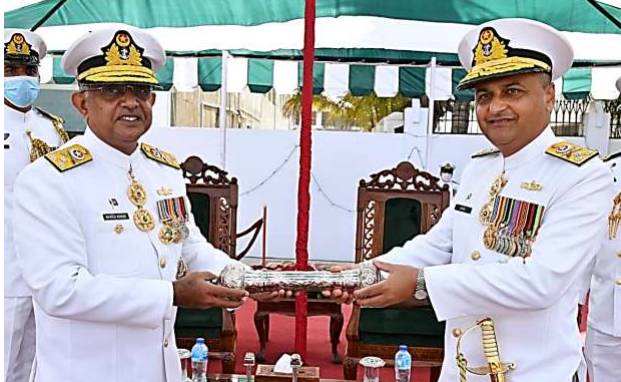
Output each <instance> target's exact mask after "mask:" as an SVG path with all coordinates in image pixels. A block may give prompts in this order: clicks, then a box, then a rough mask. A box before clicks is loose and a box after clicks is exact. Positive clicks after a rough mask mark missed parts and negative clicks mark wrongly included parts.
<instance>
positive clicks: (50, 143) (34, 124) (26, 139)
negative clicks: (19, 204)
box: [4, 29, 68, 382]
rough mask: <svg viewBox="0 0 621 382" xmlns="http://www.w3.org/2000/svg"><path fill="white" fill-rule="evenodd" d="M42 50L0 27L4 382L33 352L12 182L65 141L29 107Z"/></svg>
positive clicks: (31, 39) (19, 373) (53, 122)
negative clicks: (0, 46) (0, 49)
mask: <svg viewBox="0 0 621 382" xmlns="http://www.w3.org/2000/svg"><path fill="white" fill-rule="evenodd" d="M45 54H46V47H45V43H44V42H43V40H42V39H41V37H40V36H38V35H37V34H35V33H32V32H30V31H27V30H20V29H5V30H4V376H5V380H6V381H10V382H22V381H27V380H28V375H29V374H30V368H31V365H32V360H33V357H34V353H35V319H34V312H33V308H32V297H31V292H30V288H29V287H28V285H27V284H26V282H25V281H24V279H23V278H22V271H21V269H20V267H19V265H18V261H17V257H16V254H15V247H14V243H13V197H14V196H13V185H14V183H15V179H16V178H17V175H18V174H19V173H20V172H21V171H22V170H23V169H24V167H26V165H28V164H29V163H30V162H31V161H34V160H36V159H37V158H39V157H40V156H41V155H44V154H46V153H48V152H50V151H52V150H53V149H55V148H56V147H58V146H59V145H60V144H61V143H64V142H66V141H67V140H68V137H67V134H66V133H65V131H64V130H63V126H62V119H61V118H59V117H56V116H54V115H52V114H50V113H48V112H46V111H44V110H41V109H38V108H33V106H32V105H33V103H34V102H35V101H36V99H37V97H38V96H39V86H40V85H39V62H40V61H41V60H42V59H43V57H45Z"/></svg>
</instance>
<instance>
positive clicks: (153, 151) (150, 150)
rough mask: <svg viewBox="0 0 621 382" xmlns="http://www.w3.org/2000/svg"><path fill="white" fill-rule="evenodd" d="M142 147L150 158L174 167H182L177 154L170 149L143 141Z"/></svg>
mask: <svg viewBox="0 0 621 382" xmlns="http://www.w3.org/2000/svg"><path fill="white" fill-rule="evenodd" d="M140 149H141V150H142V152H143V153H144V155H146V156H147V158H149V159H153V160H154V161H156V162H160V163H162V164H165V165H167V166H170V167H172V168H176V169H179V168H181V167H179V163H177V159H176V158H175V156H174V155H172V154H171V153H169V152H168V151H164V150H160V149H158V148H157V147H155V146H151V145H149V144H147V143H141V144H140Z"/></svg>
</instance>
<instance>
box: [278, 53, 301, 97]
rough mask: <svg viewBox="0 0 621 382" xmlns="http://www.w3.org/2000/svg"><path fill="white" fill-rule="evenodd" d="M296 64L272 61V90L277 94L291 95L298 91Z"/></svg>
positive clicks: (293, 62)
mask: <svg viewBox="0 0 621 382" xmlns="http://www.w3.org/2000/svg"><path fill="white" fill-rule="evenodd" d="M297 75H298V63H297V62H296V61H274V89H275V90H276V93H277V94H283V95H291V94H294V93H295V92H296V90H297V89H298V79H297Z"/></svg>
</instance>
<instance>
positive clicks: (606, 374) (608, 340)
mask: <svg viewBox="0 0 621 382" xmlns="http://www.w3.org/2000/svg"><path fill="white" fill-rule="evenodd" d="M585 348H586V349H585V355H586V361H587V367H588V369H589V377H590V380H591V382H619V381H621V337H614V336H611V335H608V334H605V333H602V332H600V331H598V330H596V329H593V328H592V327H590V326H589V327H588V328H587V337H586V346H585Z"/></svg>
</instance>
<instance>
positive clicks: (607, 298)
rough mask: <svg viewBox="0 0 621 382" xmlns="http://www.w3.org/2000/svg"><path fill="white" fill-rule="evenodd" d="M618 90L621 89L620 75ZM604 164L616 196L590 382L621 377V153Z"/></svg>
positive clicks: (596, 297) (601, 274) (603, 257)
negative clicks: (610, 177) (620, 228)
mask: <svg viewBox="0 0 621 382" xmlns="http://www.w3.org/2000/svg"><path fill="white" fill-rule="evenodd" d="M617 89H619V91H621V78H619V79H618V80H617ZM604 163H605V164H606V165H608V167H609V169H610V171H611V172H612V175H613V180H614V188H613V190H614V191H613V192H614V195H615V196H614V199H613V203H614V205H613V206H612V207H611V208H610V210H609V215H608V231H607V232H606V235H605V240H604V245H603V246H602V249H601V250H600V251H599V253H598V254H597V257H596V263H595V270H594V272H593V278H592V280H591V293H590V294H589V316H588V320H587V336H586V344H585V345H586V346H585V355H586V361H587V368H588V372H589V377H590V380H591V382H616V381H619V380H621V232H619V226H620V225H621V152H616V153H613V154H611V155H609V156H608V157H607V158H605V159H604Z"/></svg>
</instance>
